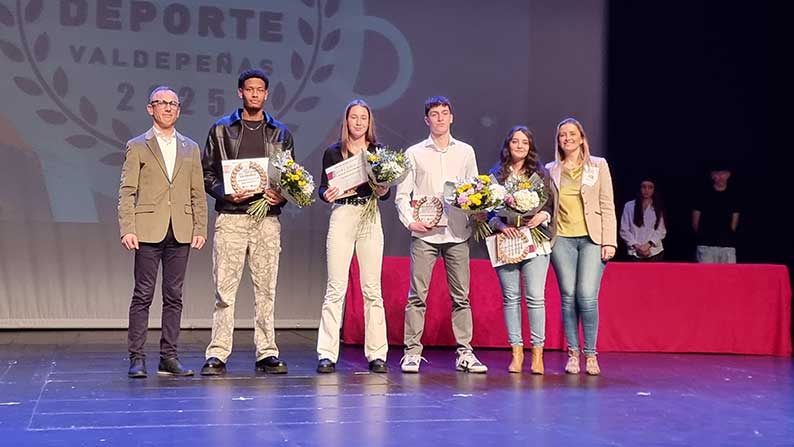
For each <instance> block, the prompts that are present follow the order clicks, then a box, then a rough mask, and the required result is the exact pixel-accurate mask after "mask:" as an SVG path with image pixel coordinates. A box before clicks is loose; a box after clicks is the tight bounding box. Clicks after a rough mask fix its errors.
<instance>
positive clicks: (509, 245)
mask: <svg viewBox="0 0 794 447" xmlns="http://www.w3.org/2000/svg"><path fill="white" fill-rule="evenodd" d="M519 234H520V235H521V236H520V237H519V238H518V240H516V239H511V238H509V237H507V236H506V235H505V234H503V233H499V234H497V235H496V257H497V259H499V261H500V262H502V263H503V264H515V263H518V262H521V261H522V260H524V258H526V257H527V256H529V254H530V253H531V252H532V245H531V244H530V241H529V238H528V237H527V235H526V234H524V233H523V232H520V233H519Z"/></svg>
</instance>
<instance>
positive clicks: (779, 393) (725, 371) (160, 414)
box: [0, 331, 794, 447]
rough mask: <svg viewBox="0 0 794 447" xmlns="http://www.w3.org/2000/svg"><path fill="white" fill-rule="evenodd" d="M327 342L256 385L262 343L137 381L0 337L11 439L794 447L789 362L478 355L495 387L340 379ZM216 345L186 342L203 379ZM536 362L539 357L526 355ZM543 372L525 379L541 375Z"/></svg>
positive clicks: (122, 343) (109, 343) (104, 334)
mask: <svg viewBox="0 0 794 447" xmlns="http://www.w3.org/2000/svg"><path fill="white" fill-rule="evenodd" d="M315 334H316V331H279V332H278V343H279V347H280V349H281V352H282V354H281V357H282V358H283V359H284V360H285V361H286V362H287V363H288V364H289V368H290V373H289V374H288V375H285V376H269V375H268V376H266V375H255V374H254V359H253V341H252V338H253V333H252V332H251V331H238V332H236V334H235V335H236V340H235V352H234V354H233V355H232V357H231V359H230V361H229V364H228V367H229V374H228V375H227V376H226V377H223V378H212V379H210V378H205V377H201V376H198V375H197V376H195V377H193V378H187V379H176V378H159V377H157V376H156V374H155V372H156V368H157V341H158V337H159V333H158V332H156V331H153V332H151V333H150V334H149V343H148V346H147V352H148V354H149V359H148V362H147V363H148V365H147V366H148V367H149V378H148V379H144V380H130V379H128V378H127V377H126V369H127V367H128V361H127V355H126V333H125V332H123V331H85V332H80V331H30V332H14V331H2V332H0V439H2V445H6V446H13V447H22V446H34V445H35V446H45V445H53V446H56V445H57V446H77V445H80V446H105V445H107V446H145V445H157V446H161V445H167V446H193V447H195V446H201V445H216V446H224V447H226V446H272V445H289V446H293V445H294V446H314V445H318V446H323V447H334V446H399V447H414V446H435V447H441V446H446V445H477V446H494V445H496V446H506V445H522V446H523V445H559V446H568V445H580V446H582V445H599V446H600V445H604V446H606V445H609V446H679V445H680V446H691V445H714V446H734V445H735V446H746V445H794V361H793V360H792V359H791V358H780V357H761V356H737V355H695V354H682V355H676V354H616V353H607V354H603V355H601V356H600V361H601V365H602V369H603V372H604V373H603V375H602V376H600V377H588V376H586V375H584V374H582V375H579V376H570V375H566V374H564V373H563V372H562V369H563V365H564V362H565V354H564V353H563V352H560V351H551V352H547V353H546V371H547V372H546V375H545V376H532V375H530V374H529V373H524V374H520V375H517V374H509V373H508V372H507V370H506V367H507V363H508V362H509V358H510V354H509V352H508V351H507V350H479V351H477V354H478V356H479V357H480V359H481V360H482V361H484V362H485V363H486V364H487V365H488V366H489V368H490V371H489V372H488V374H487V375H473V374H465V373H457V372H455V370H454V352H453V351H452V350H451V349H427V350H426V351H425V357H426V358H427V359H428V360H429V363H423V366H422V372H421V373H420V374H418V375H405V374H402V373H401V372H400V371H399V360H400V357H401V355H402V352H401V350H400V348H399V347H392V348H391V351H390V358H389V361H388V363H389V367H390V372H389V373H388V374H385V375H376V374H369V373H368V372H367V363H366V361H365V359H364V357H363V353H362V349H361V347H360V346H345V347H343V349H342V355H341V359H340V362H339V364H338V365H337V373H336V374H329V375H318V374H316V373H315V371H314V368H315V367H316V355H315V354H314V346H315V336H316V335H315ZM208 340H209V331H183V332H182V340H181V345H180V351H181V352H182V355H181V359H182V360H183V363H185V364H186V365H187V366H189V367H191V368H193V369H195V370H197V371H198V369H200V368H201V365H202V363H203V350H204V347H205V346H206V343H207V341H208ZM527 354H528V352H527ZM528 368H529V363H528V362H527V363H526V364H525V369H527V370H528Z"/></svg>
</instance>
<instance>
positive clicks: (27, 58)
mask: <svg viewBox="0 0 794 447" xmlns="http://www.w3.org/2000/svg"><path fill="white" fill-rule="evenodd" d="M302 2H303V4H304V5H305V6H307V7H309V8H312V9H316V12H317V16H316V22H315V24H314V25H312V24H310V23H309V22H308V21H306V20H305V19H303V18H298V21H297V28H298V32H299V34H300V36H301V39H302V40H303V42H304V43H305V44H306V45H307V46H308V49H307V50H305V51H306V52H307V53H308V52H310V53H311V55H310V56H309V58H308V63H307V62H306V59H305V58H304V56H302V55H301V53H299V52H298V50H297V49H296V50H293V52H292V56H291V58H290V71H291V75H292V77H293V79H294V80H295V81H297V82H298V87H297V89H296V90H295V92H294V93H293V94H292V95H288V92H287V88H286V87H285V85H284V83H283V82H279V83H278V84H276V86H275V87H274V89H273V92H272V94H271V96H270V100H271V105H272V107H273V109H274V110H275V111H276V112H275V115H276V116H277V117H278V118H279V119H280V120H284V118H285V117H286V116H287V115H288V114H289V113H290V112H292V111H295V112H298V113H303V112H308V111H310V110H313V109H314V108H316V107H317V106H318V105H319V103H320V97H319V96H303V93H304V91H305V90H306V87H307V86H308V85H309V82H312V83H314V84H319V83H322V82H325V81H326V80H328V79H329V78H330V77H331V75H332V74H333V71H334V64H327V65H322V66H319V67H317V64H318V62H317V60H318V56H319V53H320V51H323V52H327V51H331V50H333V49H334V48H336V47H337V46H338V45H339V42H340V40H341V30H340V29H339V28H337V29H334V30H332V31H330V32H327V33H325V34H323V22H324V20H325V19H327V18H330V17H333V16H334V15H336V13H337V12H338V11H339V3H340V0H326V1H322V0H302ZM323 5H324V6H323ZM43 11H44V2H43V0H29V1H28V2H27V3H26V4H24V5H23V0H17V1H16V13H14V12H12V10H11V9H10V8H9V7H8V6H6V5H5V4H3V3H0V25H3V26H6V27H14V26H15V25H16V26H17V29H18V32H19V45H17V44H16V43H14V42H10V41H7V40H4V39H0V52H1V53H2V54H3V55H4V56H5V57H6V58H7V59H9V60H10V61H13V62H17V63H24V62H27V63H28V65H29V66H30V68H31V71H32V75H33V77H27V76H14V77H13V78H12V80H13V81H14V84H15V85H16V86H17V88H19V90H21V91H22V92H23V93H25V94H27V95H30V96H46V97H47V98H49V99H50V100H51V102H52V104H53V107H52V108H41V109H38V110H36V115H38V117H39V118H40V119H41V120H42V121H44V122H45V123H48V124H52V125H63V124H66V123H67V122H72V123H74V124H76V125H77V127H78V128H79V129H80V132H77V133H74V134H73V135H70V136H68V137H66V138H65V141H66V142H67V143H68V144H69V145H71V146H72V147H74V148H76V149H80V150H88V149H92V148H95V147H96V146H97V145H98V143H100V142H102V143H105V144H107V145H109V146H111V147H113V148H118V150H117V151H114V152H111V153H109V154H106V155H104V156H102V157H101V158H100V159H99V161H100V162H101V163H103V164H105V165H109V166H120V165H121V164H122V163H123V162H124V152H123V151H124V146H125V143H126V142H127V141H128V140H129V139H131V138H132V137H133V134H132V132H131V131H130V129H129V127H128V126H127V125H126V124H125V123H124V122H123V121H121V120H120V119H117V118H111V120H110V129H111V131H112V134H108V133H107V132H106V131H102V130H100V129H99V128H98V125H99V114H98V113H97V108H96V106H95V105H94V103H93V102H91V100H90V99H89V98H88V97H86V96H80V97H79V98H77V99H76V101H75V98H74V96H76V95H70V94H69V93H70V82H69V76H68V74H67V73H66V71H65V70H64V69H63V67H60V66H59V67H57V68H55V70H54V71H53V72H52V74H51V75H48V76H47V77H45V72H44V70H43V69H42V67H41V63H42V62H45V61H46V60H47V58H48V57H49V55H50V43H51V40H50V36H49V35H48V34H47V32H42V33H40V34H38V35H36V36H35V37H33V36H29V35H28V30H27V28H26V27H25V25H29V24H32V23H35V22H36V21H37V20H38V19H39V17H40V16H41V13H42V12H43ZM288 96H289V97H288ZM74 102H76V103H77V105H76V107H75V105H74ZM288 127H290V129H291V130H292V131H293V132H294V131H295V130H297V128H298V126H297V125H295V124H288Z"/></svg>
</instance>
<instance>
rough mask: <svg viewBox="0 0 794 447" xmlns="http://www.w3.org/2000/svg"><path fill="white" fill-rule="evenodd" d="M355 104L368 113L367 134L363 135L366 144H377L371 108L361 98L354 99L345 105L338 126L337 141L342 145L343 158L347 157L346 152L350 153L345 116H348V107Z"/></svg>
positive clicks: (348, 132)
mask: <svg viewBox="0 0 794 447" xmlns="http://www.w3.org/2000/svg"><path fill="white" fill-rule="evenodd" d="M355 106H361V107H363V108H365V109H366V110H367V114H368V115H369V125H368V126H367V134H366V135H365V136H364V138H365V139H366V140H367V144H368V145H370V144H378V137H377V136H376V135H375V116H374V115H373V114H372V109H370V107H369V104H367V103H366V102H364V100H363V99H354V100H352V101H350V103H349V104H348V105H347V107H345V113H344V114H343V115H342V124H341V125H340V126H339V143H340V144H341V146H342V154H343V155H345V158H347V156H346V155H347V154H350V151H349V150H348V145H349V144H350V130H349V129H348V128H347V118H348V116H350V109H352V108H353V107H355Z"/></svg>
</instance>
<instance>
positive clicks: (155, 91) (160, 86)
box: [149, 85, 179, 102]
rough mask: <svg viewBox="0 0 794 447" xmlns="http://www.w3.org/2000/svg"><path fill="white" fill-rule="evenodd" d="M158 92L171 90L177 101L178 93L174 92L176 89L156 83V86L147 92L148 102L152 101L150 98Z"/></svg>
mask: <svg viewBox="0 0 794 447" xmlns="http://www.w3.org/2000/svg"><path fill="white" fill-rule="evenodd" d="M159 92H172V93H173V94H175V95H176V100H177V101H179V94H178V93H177V92H176V90H174V89H172V88H171V87H169V86H167V85H158V86H157V87H155V88H154V89H152V92H151V93H149V102H152V100H153V99H154V95H155V94H157V93H159Z"/></svg>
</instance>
